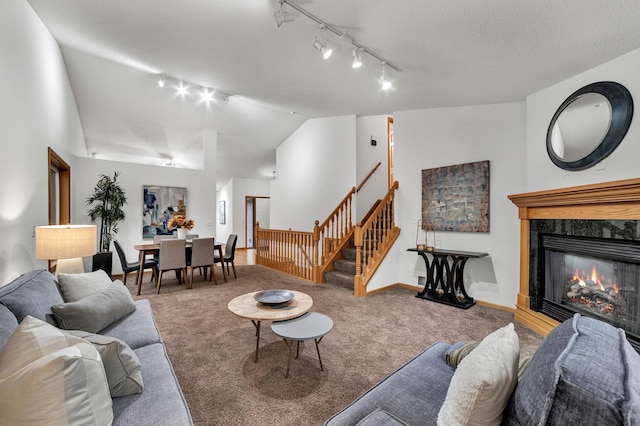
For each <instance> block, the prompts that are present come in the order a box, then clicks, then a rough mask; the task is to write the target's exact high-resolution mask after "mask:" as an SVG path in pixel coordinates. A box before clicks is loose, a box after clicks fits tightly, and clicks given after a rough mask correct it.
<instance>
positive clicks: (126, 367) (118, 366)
mask: <svg viewBox="0 0 640 426" xmlns="http://www.w3.org/2000/svg"><path fill="white" fill-rule="evenodd" d="M64 333H67V334H70V335H72V336H75V337H79V338H81V339H84V340H87V341H89V342H91V343H92V344H93V346H94V347H95V348H96V349H97V350H98V353H99V354H100V356H101V357H102V363H103V364H104V371H105V373H107V382H108V383H109V391H110V392H111V396H112V397H118V396H126V395H132V394H134V393H140V392H142V389H143V388H144V384H143V383H142V373H141V371H140V360H139V359H138V357H137V356H136V354H135V353H134V352H133V350H132V349H131V348H130V347H129V345H127V344H126V343H125V342H123V341H122V340H120V339H116V338H115V337H110V336H103V335H100V334H93V333H88V332H86V331H80V330H68V331H65V332H64Z"/></svg>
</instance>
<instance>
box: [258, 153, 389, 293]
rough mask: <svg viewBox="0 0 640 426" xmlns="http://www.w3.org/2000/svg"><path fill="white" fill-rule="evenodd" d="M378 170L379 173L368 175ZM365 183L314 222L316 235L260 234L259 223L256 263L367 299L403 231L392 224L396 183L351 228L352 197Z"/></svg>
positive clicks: (267, 230) (294, 232)
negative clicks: (376, 277)
mask: <svg viewBox="0 0 640 426" xmlns="http://www.w3.org/2000/svg"><path fill="white" fill-rule="evenodd" d="M378 166H379V164H378ZM378 166H376V168H377V167H378ZM374 171H375V168H374V170H372V172H371V173H370V174H369V176H370V175H371V174H372V173H373V172H374ZM369 176H368V177H369ZM368 177H367V178H368ZM365 181H366V179H365ZM363 184H364V182H363V183H362V184H361V185H359V187H358V188H356V187H353V188H352V189H351V190H350V191H349V193H348V194H347V195H346V196H345V197H344V199H343V200H342V201H341V202H340V203H339V204H338V206H337V207H336V208H335V209H334V211H333V212H332V213H331V214H330V215H329V217H327V219H326V220H325V221H324V222H323V223H322V224H321V223H320V222H319V221H316V222H315V226H314V228H313V232H304V231H293V230H291V229H289V230H277V229H261V228H260V225H259V224H258V225H257V229H256V246H257V247H258V250H257V251H256V263H257V264H259V265H264V266H267V267H269V268H272V269H276V270H278V271H281V272H285V273H288V274H291V275H295V276H297V277H300V278H304V279H307V280H310V281H312V282H314V283H323V282H325V283H333V284H337V285H340V286H344V287H346V288H349V289H351V290H353V293H354V295H355V296H366V295H367V283H368V282H369V281H370V280H371V278H372V277H373V274H374V273H375V271H376V270H377V269H378V267H379V266H380V264H381V263H382V261H383V260H384V257H385V256H386V254H387V253H388V252H389V250H390V249H391V247H392V246H393V244H394V243H395V241H396V239H397V238H398V236H399V235H400V228H398V227H397V226H396V225H395V220H394V217H395V214H394V198H395V191H396V190H397V189H398V182H397V181H396V182H394V184H393V185H392V186H391V188H389V191H388V192H387V194H386V195H385V196H384V197H383V198H382V199H380V200H377V201H376V202H375V203H374V205H373V206H372V207H371V209H370V210H369V212H367V214H366V215H365V217H364V218H363V219H362V220H361V221H359V222H358V223H357V224H356V225H353V221H352V204H353V197H354V195H355V194H356V193H357V192H358V189H359V188H360V187H362V185H363Z"/></svg>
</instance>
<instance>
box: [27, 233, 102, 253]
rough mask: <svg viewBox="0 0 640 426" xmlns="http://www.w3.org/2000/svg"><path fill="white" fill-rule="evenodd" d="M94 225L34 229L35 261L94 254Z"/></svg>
mask: <svg viewBox="0 0 640 426" xmlns="http://www.w3.org/2000/svg"><path fill="white" fill-rule="evenodd" d="M96 240H97V239H96V226H95V225H49V226H37V227H36V259H47V260H58V259H73V258H77V257H84V256H91V255H93V254H95V253H96Z"/></svg>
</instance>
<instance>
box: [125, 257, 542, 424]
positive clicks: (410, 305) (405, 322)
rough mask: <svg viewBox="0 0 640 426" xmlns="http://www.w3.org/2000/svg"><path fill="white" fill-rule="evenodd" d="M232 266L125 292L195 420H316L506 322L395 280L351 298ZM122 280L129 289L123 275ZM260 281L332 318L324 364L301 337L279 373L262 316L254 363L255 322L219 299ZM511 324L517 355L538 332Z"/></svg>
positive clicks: (281, 346)
mask: <svg viewBox="0 0 640 426" xmlns="http://www.w3.org/2000/svg"><path fill="white" fill-rule="evenodd" d="M236 269H237V272H238V278H237V279H235V278H233V272H232V274H231V277H230V278H229V280H228V282H223V280H222V274H221V270H220V267H219V266H217V267H216V270H217V277H218V282H219V284H218V285H214V284H213V283H210V282H209V281H204V280H203V279H202V277H200V276H198V275H197V274H198V273H197V272H196V276H195V278H194V283H193V288H192V289H189V290H187V289H185V287H184V285H182V284H179V283H178V282H177V280H176V279H175V278H174V277H173V276H172V274H165V278H164V279H163V284H162V290H161V294H159V295H157V294H156V293H155V287H154V285H153V283H150V282H144V284H143V286H142V294H141V295H140V296H134V297H135V298H146V299H149V300H150V302H151V305H152V307H153V312H154V315H155V318H156V322H157V324H158V327H159V329H160V332H161V335H162V338H163V340H164V342H165V344H166V347H167V352H168V353H169V357H170V358H171V361H172V363H173V366H174V369H175V371H176V375H177V377H178V380H179V382H180V386H181V387H182V390H183V392H184V394H185V398H186V400H187V403H188V404H189V408H190V410H191V414H192V416H193V420H194V422H195V424H196V425H322V424H323V422H324V421H325V420H326V419H327V418H328V417H330V416H331V415H332V414H334V413H335V412H337V411H339V410H340V409H342V408H343V407H344V406H346V405H347V404H349V403H350V402H351V401H353V400H354V399H355V398H357V397H358V396H359V395H361V394H362V393H363V392H365V391H366V390H367V389H368V388H370V387H371V386H373V385H374V384H376V383H377V382H379V381H380V380H382V379H383V378H384V377H385V376H387V375H388V374H390V373H391V372H393V371H394V370H395V369H397V368H398V367H400V366H401V365H403V364H404V363H406V362H407V361H409V360H410V359H411V358H413V357H414V356H415V355H417V354H418V353H420V352H421V351H422V350H424V349H425V348H426V347H428V346H429V345H431V344H432V343H434V342H436V341H445V342H449V343H454V342H456V341H468V340H481V339H482V338H483V337H484V336H486V335H487V334H489V333H491V332H492V331H494V330H495V329H497V328H499V327H502V326H504V325H506V324H508V323H510V322H514V321H513V314H511V313H509V312H505V311H501V310H497V309H492V308H488V307H484V306H479V305H476V306H473V307H471V308H470V309H467V310H462V309H458V308H454V307H450V306H446V305H442V304H438V303H434V302H430V301H427V300H423V299H419V298H416V297H415V292H413V291H411V290H407V289H403V288H394V289H391V290H388V291H383V292H381V293H377V294H374V295H371V296H368V297H364V298H357V297H354V296H353V294H352V293H351V292H350V291H349V290H347V289H345V288H342V287H338V286H333V285H326V284H312V283H309V282H307V281H304V280H300V279H298V278H295V277H292V276H289V275H286V274H281V273H278V272H276V271H273V270H271V269H268V268H265V267H262V266H258V265H253V266H238V267H236ZM167 277H169V278H168V279H167ZM131 281H132V280H131ZM514 285H516V284H514ZM129 288H130V289H131V291H132V293H134V294H135V291H134V286H133V283H130V284H129ZM269 289H291V290H298V291H302V292H304V293H307V294H309V295H310V296H311V297H312V298H313V301H314V304H313V307H312V311H316V312H320V313H323V314H325V315H328V316H329V317H331V318H332V320H333V322H334V329H333V331H331V332H330V333H329V334H328V335H326V336H325V337H324V339H323V340H322V342H321V343H320V352H321V355H322V361H323V364H324V371H320V369H319V364H318V359H317V355H316V351H315V346H314V344H313V341H307V342H306V343H303V344H302V345H301V354H300V358H299V359H297V360H296V359H294V360H293V362H292V365H291V372H290V377H289V378H285V377H284V373H285V369H286V363H287V355H288V348H287V346H286V344H285V342H284V341H283V340H282V339H281V338H279V337H278V336H276V335H275V334H273V332H272V331H271V329H270V323H269V322H266V323H265V322H263V324H262V334H261V339H260V358H259V360H258V362H257V363H256V362H254V354H255V352H254V350H255V343H256V340H255V328H254V326H253V325H252V324H251V322H250V321H249V320H246V319H242V318H240V317H237V316H235V315H234V314H232V313H231V312H230V311H229V310H228V308H227V303H228V302H229V301H230V300H231V299H233V298H234V297H236V296H239V295H241V294H244V293H248V292H252V291H258V290H269ZM514 324H515V328H516V331H517V333H518V336H519V338H520V345H521V353H522V354H523V355H524V356H530V355H532V354H533V352H534V351H535V349H536V348H537V347H538V345H539V344H540V342H541V341H542V337H541V336H540V335H538V334H536V333H535V332H533V331H532V330H530V329H528V328H526V327H524V326H523V325H521V324H519V323H517V322H514Z"/></svg>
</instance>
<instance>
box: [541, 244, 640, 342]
mask: <svg viewBox="0 0 640 426" xmlns="http://www.w3.org/2000/svg"><path fill="white" fill-rule="evenodd" d="M542 241H543V247H542V249H543V250H542V252H543V253H544V255H543V256H541V257H540V260H541V261H542V262H543V264H542V265H541V267H542V271H543V277H544V297H543V302H542V311H543V312H544V313H546V314H548V315H549V316H551V317H553V318H555V319H557V320H559V321H564V320H566V319H568V318H570V317H571V316H572V315H573V314H574V313H575V312H578V313H580V314H582V315H587V316H590V317H594V318H598V319H600V320H603V321H605V322H608V323H610V324H612V325H614V326H616V327H620V328H622V329H624V330H625V331H626V333H627V335H628V336H629V337H630V340H632V339H633V340H638V341H639V342H640V339H638V336H640V303H639V297H638V289H639V285H638V283H639V282H640V281H639V280H640V257H636V256H637V255H638V254H640V253H637V251H638V248H639V247H638V244H637V242H629V241H620V240H615V241H614V240H604V239H582V238H572V237H565V236H555V235H553V236H550V235H547V236H544V237H543V238H542ZM634 346H636V345H634Z"/></svg>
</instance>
